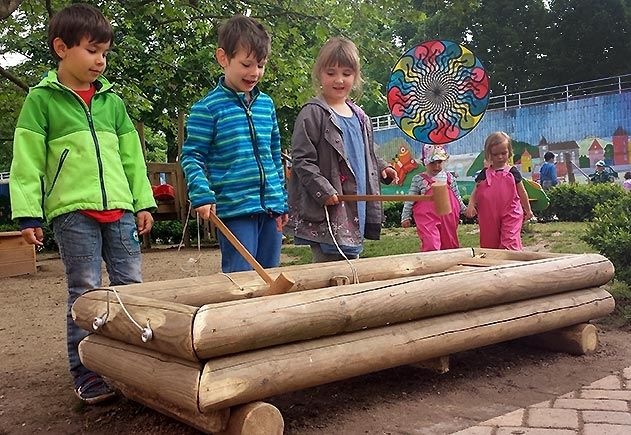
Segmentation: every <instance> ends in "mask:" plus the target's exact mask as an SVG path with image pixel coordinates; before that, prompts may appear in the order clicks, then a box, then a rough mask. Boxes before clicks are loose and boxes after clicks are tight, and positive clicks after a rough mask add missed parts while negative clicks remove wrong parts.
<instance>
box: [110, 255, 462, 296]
mask: <svg viewBox="0 0 631 435" xmlns="http://www.w3.org/2000/svg"><path fill="white" fill-rule="evenodd" d="M472 257H473V251H472V249H471V248H461V249H451V250H448V251H438V252H419V253H415V254H402V255H391V256H388V257H377V258H364V259H359V260H352V264H353V267H355V269H356V271H357V274H358V275H359V280H360V282H367V281H379V280H384V279H391V278H398V277H404V276H414V275H423V274H430V273H436V272H442V271H444V270H446V269H447V268H449V267H451V266H453V265H456V264H458V263H459V262H460V261H463V260H465V259H469V258H472ZM267 271H268V272H269V273H270V274H271V275H273V276H276V275H277V274H278V273H280V272H284V273H285V274H287V275H288V276H291V277H292V278H293V279H294V280H295V284H294V287H293V288H292V289H291V290H290V291H292V292H294V291H300V290H310V289H315V288H322V287H327V286H329V285H330V280H331V278H333V277H335V276H337V275H341V274H345V275H348V276H353V271H352V269H351V268H350V267H349V265H348V264H347V263H346V262H345V261H339V262H338V261H336V262H331V263H324V264H318V265H313V264H303V265H296V266H286V267H279V268H272V269H267ZM226 275H227V276H226ZM115 288H116V290H117V291H119V292H120V293H121V294H134V295H137V296H144V297H149V298H155V299H161V300H164V301H171V302H178V303H181V304H185V305H193V306H200V307H201V306H202V305H205V304H212V303H217V302H225V301H231V300H237V299H248V298H252V297H255V296H262V295H263V294H265V292H266V291H267V289H268V285H267V284H266V283H265V281H263V280H262V279H261V278H260V277H259V276H258V275H257V274H256V272H254V271H247V272H235V273H230V274H221V273H218V274H215V275H211V276H203V277H194V278H184V279H176V280H166V281H156V282H145V283H142V284H130V285H126V286H120V287H115Z"/></svg>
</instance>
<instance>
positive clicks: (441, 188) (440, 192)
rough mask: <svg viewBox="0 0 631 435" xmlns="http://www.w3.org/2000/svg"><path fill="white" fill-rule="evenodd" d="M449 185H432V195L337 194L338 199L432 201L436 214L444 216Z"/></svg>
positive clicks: (447, 207)
mask: <svg viewBox="0 0 631 435" xmlns="http://www.w3.org/2000/svg"><path fill="white" fill-rule="evenodd" d="M447 189H449V187H448V186H447V185H446V184H443V183H434V184H433V185H432V192H433V194H432V195H337V198H338V199H339V200H340V201H381V202H387V201H412V202H416V201H433V202H434V207H435V208H436V214H437V215H439V216H444V215H447V214H449V213H451V202H450V201H449V191H448V190H447Z"/></svg>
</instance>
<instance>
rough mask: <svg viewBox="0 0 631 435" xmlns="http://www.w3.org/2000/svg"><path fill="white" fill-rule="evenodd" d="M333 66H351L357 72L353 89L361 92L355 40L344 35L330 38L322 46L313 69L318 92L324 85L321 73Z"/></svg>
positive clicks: (313, 80) (312, 76) (314, 84)
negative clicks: (321, 80)
mask: <svg viewBox="0 0 631 435" xmlns="http://www.w3.org/2000/svg"><path fill="white" fill-rule="evenodd" d="M332 66H340V67H343V68H351V69H352V70H353V72H354V73H355V81H354V82H353V89H352V90H353V91H354V92H355V93H356V94H361V87H362V77H361V64H360V61H359V50H357V47H356V46H355V44H354V43H353V41H351V40H350V39H347V38H343V37H335V38H331V39H329V40H328V41H327V42H326V43H325V44H324V45H323V46H322V48H321V49H320V52H319V53H318V58H317V59H316V62H315V65H314V66H313V70H312V71H311V80H312V82H313V88H314V89H315V91H316V93H320V88H321V85H322V83H321V82H320V74H321V73H322V71H324V70H325V69H326V68H329V67H332Z"/></svg>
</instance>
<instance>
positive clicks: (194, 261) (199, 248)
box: [177, 201, 202, 276]
mask: <svg viewBox="0 0 631 435" xmlns="http://www.w3.org/2000/svg"><path fill="white" fill-rule="evenodd" d="M192 206H193V204H192V203H191V201H188V212H187V213H186V222H184V228H183V229H182V238H181V239H180V243H179V244H178V245H177V252H178V254H179V253H180V249H182V246H183V245H184V236H185V235H186V228H188V220H189V219H190V216H191V208H192ZM195 219H196V222H197V254H198V255H197V258H193V257H189V259H188V261H187V264H189V265H192V266H193V267H192V268H191V269H185V268H184V267H182V266H180V270H181V271H182V272H186V273H189V272H192V271H195V276H199V268H198V264H199V260H200V259H201V258H202V245H201V236H200V231H199V214H197V213H196V214H195Z"/></svg>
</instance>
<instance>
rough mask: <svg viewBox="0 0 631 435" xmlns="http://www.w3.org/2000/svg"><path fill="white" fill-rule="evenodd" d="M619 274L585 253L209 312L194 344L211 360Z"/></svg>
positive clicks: (202, 314) (197, 324) (202, 315)
mask: <svg viewBox="0 0 631 435" xmlns="http://www.w3.org/2000/svg"><path fill="white" fill-rule="evenodd" d="M613 273H614V268H613V265H612V264H611V262H610V261H609V260H607V258H605V257H603V256H602V255H598V254H583V255H573V256H567V257H557V258H550V259H544V260H534V261H530V262H519V263H514V264H507V265H500V266H494V267H489V268H480V269H477V270H471V271H462V272H446V273H438V274H432V275H426V276H417V277H409V278H398V279H394V280H387V281H380V282H372V283H364V284H355V285H347V286H339V287H333V288H324V289H316V290H311V291H309V292H298V293H287V294H284V295H277V296H275V297H273V298H272V297H263V298H254V299H248V300H239V301H231V302H224V303H221V304H212V305H205V306H203V307H202V308H200V309H199V311H198V313H197V315H196V316H195V320H194V325H193V345H194V348H195V352H196V353H197V355H198V356H199V358H200V359H207V358H212V357H216V356H219V355H226V354H230V353H236V352H242V351H244V350H249V349H257V348H262V347H267V346H273V345H277V344H281V343H289V342H292V341H299V340H308V339H312V338H315V337H321V336H325V335H334V334H339V333H342V332H350V331H355V330H359V329H364V328H374V327H378V326H382V325H386V324H392V323H399V322H405V321H408V320H413V319H419V318H423V317H430V316H436V315H440V314H447V313H451V312H456V311H468V310H472V309H476V308H482V307H485V306H491V305H497V304H502V303H507V302H511V301H516V300H521V299H528V298H533V297H538V296H543V295H547V294H552V293H560V292H565V291H570V290H575V289H580V288H585V287H595V286H599V285H603V284H605V283H606V282H608V281H609V280H610V279H611V278H612V277H613ZM507 283H510V285H507ZM287 325H291V327H290V328H288V327H287Z"/></svg>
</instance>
